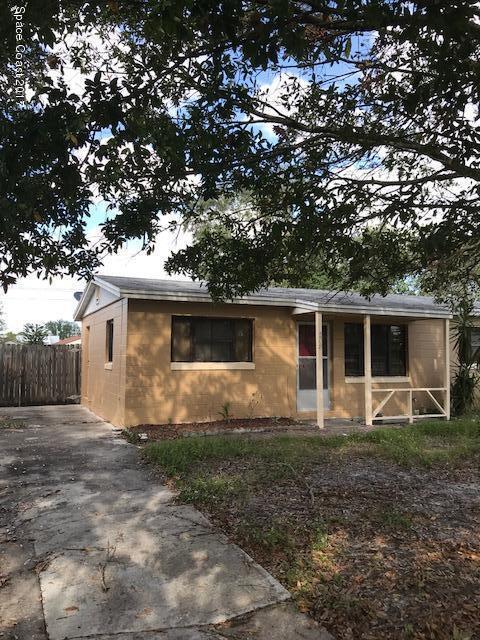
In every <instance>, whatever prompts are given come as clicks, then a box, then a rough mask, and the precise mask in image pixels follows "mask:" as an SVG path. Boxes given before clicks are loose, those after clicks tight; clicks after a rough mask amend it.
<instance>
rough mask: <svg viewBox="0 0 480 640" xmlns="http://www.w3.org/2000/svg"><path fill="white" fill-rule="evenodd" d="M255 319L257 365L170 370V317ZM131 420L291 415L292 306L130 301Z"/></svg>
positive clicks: (128, 401) (127, 418) (127, 412)
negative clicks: (226, 407)
mask: <svg viewBox="0 0 480 640" xmlns="http://www.w3.org/2000/svg"><path fill="white" fill-rule="evenodd" d="M176 314H180V315H181V314H187V315H188V314H189V315H200V316H218V317H231V316H233V317H249V318H253V319H254V327H253V331H254V339H253V349H254V354H253V359H254V363H255V369H254V370H199V371H185V370H180V371H176V370H173V371H172V370H171V363H170V346H171V345H170V340H171V335H170V334H171V316H172V315H176ZM127 345H128V346H127V387H126V410H125V424H127V425H135V424H142V423H164V422H169V421H172V422H190V421H206V420H216V419H219V418H220V412H221V410H222V405H223V404H224V403H226V402H228V403H230V405H231V407H230V409H231V414H232V416H233V417H248V416H293V415H295V407H296V334H295V321H294V319H293V318H292V315H291V311H290V310H289V309H284V308H279V307H254V306H249V305H248V306H247V305H231V304H229V305H211V304H202V303H177V302H159V301H146V300H130V301H129V309H128V343H127Z"/></svg>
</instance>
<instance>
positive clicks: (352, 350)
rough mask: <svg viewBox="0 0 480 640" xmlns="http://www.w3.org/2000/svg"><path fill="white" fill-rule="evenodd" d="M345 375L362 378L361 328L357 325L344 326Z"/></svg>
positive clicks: (347, 324) (348, 324)
mask: <svg viewBox="0 0 480 640" xmlns="http://www.w3.org/2000/svg"><path fill="white" fill-rule="evenodd" d="M344 335H345V375H346V376H363V374H364V358H363V326H362V325H361V324H357V323H349V322H347V323H346V324H345V331H344Z"/></svg>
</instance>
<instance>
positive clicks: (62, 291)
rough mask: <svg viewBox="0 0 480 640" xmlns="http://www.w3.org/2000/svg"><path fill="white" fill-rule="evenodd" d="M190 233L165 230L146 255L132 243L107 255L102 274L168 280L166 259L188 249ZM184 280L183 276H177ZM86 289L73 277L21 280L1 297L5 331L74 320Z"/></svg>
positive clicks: (175, 277) (33, 276)
mask: <svg viewBox="0 0 480 640" xmlns="http://www.w3.org/2000/svg"><path fill="white" fill-rule="evenodd" d="M188 238H189V236H188V234H185V233H184V234H180V235H177V233H173V232H171V231H164V232H162V233H160V234H159V235H158V237H157V242H156V248H155V251H154V252H153V253H152V254H150V255H146V254H145V253H142V252H139V249H138V245H136V243H133V242H131V243H129V244H128V246H126V247H125V248H124V249H122V250H121V251H120V252H119V253H118V254H116V255H111V256H107V257H106V258H105V260H104V265H103V268H101V269H100V270H99V273H103V274H108V275H113V276H137V277H143V278H169V277H170V276H168V275H167V274H166V272H165V270H164V263H165V260H166V258H167V257H168V256H169V255H170V253H171V252H172V251H173V250H177V249H180V248H182V247H184V246H186V244H187V242H188ZM174 279H176V280H182V279H185V278H182V276H179V275H177V276H174ZM84 288H85V281H84V280H77V279H74V278H70V277H64V278H54V279H53V282H52V284H51V285H50V284H49V283H48V281H45V280H39V279H38V278H37V277H36V276H35V275H31V276H29V277H27V278H21V279H19V280H18V282H17V284H15V285H13V286H12V287H10V288H9V289H8V292H7V293H6V294H3V293H2V294H0V304H1V306H2V310H3V320H4V321H5V323H6V330H7V331H13V332H15V333H17V332H19V331H21V330H22V328H23V326H24V325H25V323H27V322H33V323H37V324H43V323H45V322H47V321H48V320H60V319H61V320H73V313H74V311H75V308H76V306H77V304H78V303H77V302H76V300H75V298H74V297H73V294H74V293H75V291H82V290H83V289H84Z"/></svg>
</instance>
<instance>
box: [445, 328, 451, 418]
mask: <svg viewBox="0 0 480 640" xmlns="http://www.w3.org/2000/svg"><path fill="white" fill-rule="evenodd" d="M444 387H445V389H446V391H445V417H446V419H447V420H450V320H449V319H448V318H446V320H445V384H444Z"/></svg>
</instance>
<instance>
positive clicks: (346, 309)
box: [74, 276, 453, 320]
mask: <svg viewBox="0 0 480 640" xmlns="http://www.w3.org/2000/svg"><path fill="white" fill-rule="evenodd" d="M95 284H98V285H100V286H101V287H103V288H105V289H106V290H107V291H109V292H110V293H112V294H114V295H117V296H119V297H120V298H132V299H137V300H165V301H174V302H206V303H212V302H213V301H212V298H211V297H210V295H209V294H208V292H205V293H201V292H198V293H195V292H189V293H187V294H185V293H183V292H181V291H162V292H158V291H157V292H152V291H149V290H148V289H143V290H138V289H135V290H129V289H120V288H119V287H116V286H114V285H112V284H110V283H108V282H105V281H104V280H102V278H101V277H98V276H95V277H94V279H93V280H91V281H90V282H89V283H88V285H87V288H86V289H85V291H84V294H83V296H82V298H81V299H80V302H79V304H78V306H77V309H76V310H75V314H74V318H75V319H76V320H78V319H81V317H82V312H83V309H84V308H85V306H86V305H87V304H88V300H89V299H90V296H91V294H92V293H93V286H94V285H95ZM220 304H221V303H220ZM226 304H244V305H258V306H277V307H278V306H282V307H293V308H294V309H298V310H301V309H305V312H308V311H311V312H313V311H321V312H323V313H343V314H348V315H372V316H398V317H419V318H431V319H442V318H452V317H453V316H452V314H451V313H450V312H449V311H447V310H445V311H441V310H435V311H429V310H422V309H409V308H408V307H405V308H403V309H398V308H391V307H367V306H365V307H358V306H355V307H352V306H350V305H345V304H334V303H330V304H320V303H316V302H312V301H309V300H298V299H296V300H295V299H292V298H280V297H279V298H274V297H269V298H263V297H258V296H255V294H253V295H251V296H248V297H247V298H234V299H233V300H232V301H231V302H227V303H226Z"/></svg>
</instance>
